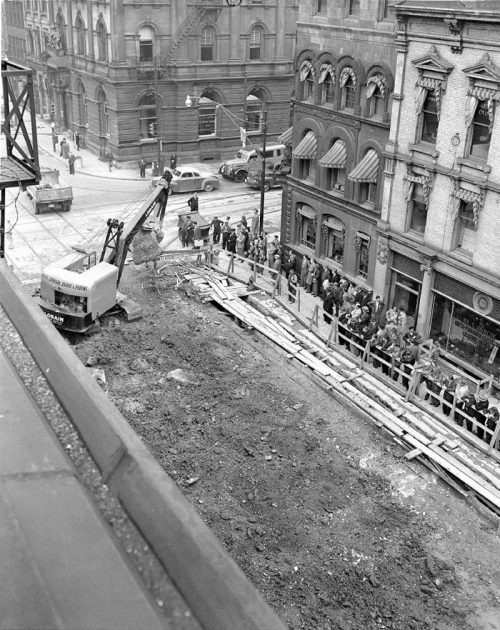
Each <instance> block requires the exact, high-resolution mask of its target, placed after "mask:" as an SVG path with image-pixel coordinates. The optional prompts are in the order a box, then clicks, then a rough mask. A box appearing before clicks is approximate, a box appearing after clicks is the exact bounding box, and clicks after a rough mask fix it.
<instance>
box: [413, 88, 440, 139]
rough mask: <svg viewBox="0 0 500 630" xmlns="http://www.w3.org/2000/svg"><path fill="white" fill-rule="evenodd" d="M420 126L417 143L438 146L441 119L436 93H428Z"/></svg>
mask: <svg viewBox="0 0 500 630" xmlns="http://www.w3.org/2000/svg"><path fill="white" fill-rule="evenodd" d="M418 124H419V132H418V138H417V141H418V142H428V143H429V144H436V139H437V132H438V126H439V118H438V110H437V101H436V96H435V94H434V92H431V91H428V92H427V96H426V97H425V101H424V104H423V107H422V112H421V114H420V119H419V123H418Z"/></svg>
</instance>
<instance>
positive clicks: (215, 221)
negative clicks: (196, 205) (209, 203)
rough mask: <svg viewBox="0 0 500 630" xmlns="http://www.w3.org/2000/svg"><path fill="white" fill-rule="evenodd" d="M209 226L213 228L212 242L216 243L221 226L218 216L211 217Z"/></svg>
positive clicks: (218, 239)
mask: <svg viewBox="0 0 500 630" xmlns="http://www.w3.org/2000/svg"><path fill="white" fill-rule="evenodd" d="M210 227H211V228H213V230H214V235H213V239H214V244H217V243H219V241H220V232H221V228H222V221H221V220H220V219H219V218H217V217H214V218H213V219H212V223H211V224H210Z"/></svg>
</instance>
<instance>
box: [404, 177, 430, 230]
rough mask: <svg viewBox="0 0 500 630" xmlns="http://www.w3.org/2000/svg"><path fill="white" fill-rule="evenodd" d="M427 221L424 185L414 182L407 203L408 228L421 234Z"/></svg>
mask: <svg viewBox="0 0 500 630" xmlns="http://www.w3.org/2000/svg"><path fill="white" fill-rule="evenodd" d="M426 222H427V201H426V199H425V196H424V187H423V186H422V185H421V184H415V185H414V187H413V192H412V195H411V198H410V202H409V204H408V229H409V230H412V231H413V232H418V233H419V234H423V233H424V232H425V224H426Z"/></svg>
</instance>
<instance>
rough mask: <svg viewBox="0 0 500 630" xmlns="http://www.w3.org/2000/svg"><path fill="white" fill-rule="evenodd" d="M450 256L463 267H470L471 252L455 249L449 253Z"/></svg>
mask: <svg viewBox="0 0 500 630" xmlns="http://www.w3.org/2000/svg"><path fill="white" fill-rule="evenodd" d="M450 256H452V257H453V258H455V259H456V260H459V261H460V262H462V263H464V264H465V265H472V252H469V251H467V250H465V249H460V248H459V247H457V248H456V249H453V250H452V251H450Z"/></svg>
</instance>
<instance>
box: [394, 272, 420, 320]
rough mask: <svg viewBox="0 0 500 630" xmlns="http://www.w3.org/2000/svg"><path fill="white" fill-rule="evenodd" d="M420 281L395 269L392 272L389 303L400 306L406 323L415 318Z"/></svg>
mask: <svg viewBox="0 0 500 630" xmlns="http://www.w3.org/2000/svg"><path fill="white" fill-rule="evenodd" d="M420 288H421V283H420V282H418V281H417V280H414V279H413V278H410V277H409V276H406V275H404V274H402V273H399V272H397V271H394V272H393V277H392V288H391V297H390V304H391V305H392V306H393V307H396V308H402V309H404V311H405V312H406V315H407V317H408V325H412V326H414V325H415V323H416V320H417V313H418V303H419V298H420Z"/></svg>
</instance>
